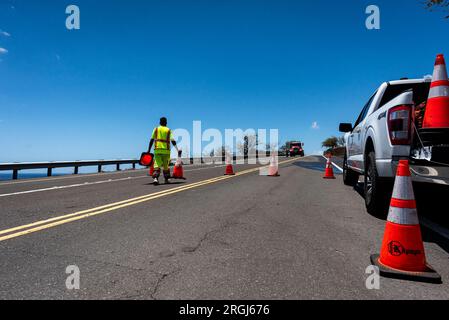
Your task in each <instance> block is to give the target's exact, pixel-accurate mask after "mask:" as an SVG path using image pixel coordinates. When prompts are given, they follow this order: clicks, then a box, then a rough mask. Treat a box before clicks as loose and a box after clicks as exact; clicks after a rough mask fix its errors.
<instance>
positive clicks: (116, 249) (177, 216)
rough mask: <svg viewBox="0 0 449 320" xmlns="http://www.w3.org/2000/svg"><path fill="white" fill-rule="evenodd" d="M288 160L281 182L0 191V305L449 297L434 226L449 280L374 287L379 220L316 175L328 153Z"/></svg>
mask: <svg viewBox="0 0 449 320" xmlns="http://www.w3.org/2000/svg"><path fill="white" fill-rule="evenodd" d="M280 161H285V159H280ZM288 161H289V162H287V163H284V164H282V165H281V166H280V174H281V176H280V177H266V176H260V175H259V174H258V171H257V166H255V165H238V166H235V170H236V171H237V172H238V174H237V175H236V176H232V177H224V176H223V173H224V167H223V166H217V167H216V166H206V165H202V166H192V167H185V170H186V177H187V178H188V180H187V181H179V182H177V183H176V184H172V185H168V186H165V185H161V186H159V187H154V186H152V185H151V184H150V183H151V179H150V178H149V177H146V173H145V172H144V171H127V172H120V173H113V174H100V175H90V176H78V177H58V178H50V179H40V180H34V181H17V182H5V183H1V184H0V208H1V212H0V214H1V219H0V298H1V299H10V298H11V299H420V298H422V299H449V285H448V283H449V264H448V262H449V260H448V258H449V253H448V252H449V245H448V240H447V239H446V238H444V237H443V236H441V235H440V234H438V233H437V232H435V231H433V230H431V229H429V228H427V227H423V234H424V239H425V249H426V254H427V259H428V261H429V263H430V264H431V265H432V266H433V267H434V268H435V269H436V270H437V271H438V272H439V273H440V274H441V276H442V277H443V284H441V285H434V284H423V283H415V282H407V281H402V280H392V279H384V278H382V279H381V282H380V290H368V289H367V288H366V286H365V280H366V278H367V276H368V275H367V274H366V273H365V270H366V268H367V267H368V266H369V264H370V260H369V257H370V255H371V254H372V253H378V252H379V248H380V244H381V240H382V235H383V229H384V225H385V221H384V220H382V219H379V218H377V217H373V216H371V215H369V214H368V213H366V210H365V207H364V202H363V198H362V197H361V196H360V195H359V193H357V192H356V189H353V188H350V187H346V186H343V183H342V181H341V175H337V179H336V180H324V179H322V175H323V169H324V159H323V158H320V157H306V158H303V159H293V160H292V159H289V160H288ZM335 171H336V172H338V170H335ZM69 265H76V266H77V267H78V268H79V270H80V279H81V287H80V289H79V290H68V289H67V288H66V278H67V277H68V275H67V274H66V272H65V271H66V267H67V266H69Z"/></svg>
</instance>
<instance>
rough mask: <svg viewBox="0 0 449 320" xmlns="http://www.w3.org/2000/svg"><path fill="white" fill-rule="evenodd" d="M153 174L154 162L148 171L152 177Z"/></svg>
mask: <svg viewBox="0 0 449 320" xmlns="http://www.w3.org/2000/svg"><path fill="white" fill-rule="evenodd" d="M153 174H154V163H152V164H151V166H150V171H149V172H148V175H149V176H150V177H152V176H153Z"/></svg>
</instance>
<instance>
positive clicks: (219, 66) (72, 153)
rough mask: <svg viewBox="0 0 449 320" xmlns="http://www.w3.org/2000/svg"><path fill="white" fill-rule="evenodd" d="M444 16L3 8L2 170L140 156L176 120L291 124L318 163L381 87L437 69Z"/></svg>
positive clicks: (127, 5) (216, 1)
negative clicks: (70, 13)
mask: <svg viewBox="0 0 449 320" xmlns="http://www.w3.org/2000/svg"><path fill="white" fill-rule="evenodd" d="M69 4H76V5H78V6H79V8H80V10H81V29H80V30H76V31H69V30H67V29H66V28H65V19H66V17H67V15H66V14H65V8H66V7H67V6H68V5H69ZM370 4H376V5H378V6H379V7H380V9H381V30H376V31H369V30H367V29H366V28H365V19H366V17H367V15H366V14H365V8H366V7H367V6H368V5H370ZM443 16H444V15H443V14H442V13H438V12H428V11H426V10H425V9H424V7H423V4H422V1H420V0H416V1H414V0H396V1H375V2H369V1H360V0H359V1H338V2H337V1H329V0H316V1H299V0H297V1H261V0H258V1H249V0H238V1H237V0H226V1H224V0H213V1H211V0H207V1H206V0H204V1H199V0H198V1H193V0H192V1H168V0H161V1H152V0H151V1H150V0H149V1H143V0H140V1H139V0H133V1H124V0H120V1H119V0H115V1H114V0H109V1H106V0H105V1H87V0H72V1H61V0H59V1H54V0H51V1H50V0H47V1H31V0H28V1H21V0H15V1H13V0H1V1H0V30H1V31H0V32H1V33H0V48H3V49H5V50H1V49H0V60H1V61H0V162H10V161H38V160H39V161H44V160H76V159H105V158H128V157H131V158H134V157H137V156H138V155H139V154H140V152H141V151H143V150H144V149H146V147H147V144H148V138H149V135H150V132H151V130H152V128H153V127H154V126H155V125H157V123H158V119H159V117H160V116H163V115H165V116H167V117H168V118H169V126H170V127H172V128H173V129H174V128H186V129H189V130H192V129H191V128H192V121H194V120H201V121H202V126H203V129H206V128H218V129H220V130H224V129H225V128H242V129H246V128H255V129H257V128H267V129H269V128H278V129H279V130H280V140H281V142H283V141H285V140H287V139H301V140H302V141H304V142H305V144H306V152H308V153H311V152H314V151H317V150H320V149H321V141H323V140H324V139H325V138H326V137H328V136H330V135H339V133H338V130H337V128H338V123H339V122H348V121H354V120H355V118H356V117H357V115H358V113H359V112H360V110H361V108H362V106H363V105H364V103H365V102H366V101H367V99H368V98H369V96H370V95H371V94H372V92H373V91H374V90H375V89H376V88H377V87H378V85H379V84H380V83H381V82H383V81H386V80H394V79H398V78H401V77H405V76H407V77H422V76H423V75H426V74H431V73H432V69H433V62H434V58H435V55H436V54H437V53H440V52H442V53H446V54H449V43H448V42H447V32H448V27H449V20H447V19H444V18H443ZM6 50H7V51H6ZM314 122H317V125H318V128H312V123H314Z"/></svg>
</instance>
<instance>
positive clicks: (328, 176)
mask: <svg viewBox="0 0 449 320" xmlns="http://www.w3.org/2000/svg"><path fill="white" fill-rule="evenodd" d="M331 157H332V156H331V155H329V157H328V158H327V163H326V171H325V173H324V177H323V179H335V175H334V169H333V167H332V161H331Z"/></svg>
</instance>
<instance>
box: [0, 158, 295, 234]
mask: <svg viewBox="0 0 449 320" xmlns="http://www.w3.org/2000/svg"><path fill="white" fill-rule="evenodd" d="M292 161H294V159H293V160H287V161H283V162H280V163H279V164H284V163H288V162H292ZM260 168H261V167H258V168H254V169H249V170H245V171H241V172H238V173H236V175H235V176H220V177H216V178H211V179H207V180H202V181H199V182H195V183H191V184H188V185H185V186H180V187H176V188H172V189H168V190H163V191H159V192H155V193H151V194H147V195H144V196H140V197H136V198H131V199H127V200H123V201H119V202H114V203H110V204H106V205H103V206H100V207H96V208H92V209H87V210H83V211H78V212H75V213H71V214H66V215H62V216H58V217H54V218H50V219H46V220H41V221H37V222H33V223H30V224H26V225H22V226H18V227H14V228H10V229H6V230H2V231H0V242H1V241H5V240H9V239H13V238H17V237H20V236H24V235H28V234H31V233H34V232H38V231H41V230H45V229H49V228H53V227H56V226H60V225H62V224H66V223H69V222H73V221H77V220H81V219H85V218H89V217H93V216H96V215H99V214H103V213H108V212H112V211H115V210H118V209H121V208H126V207H129V206H133V205H136V204H139V203H142V202H147V201H150V200H154V199H158V198H161V197H166V196H169V195H172V194H176V193H179V192H182V191H186V190H190V189H193V188H198V187H201V186H204V185H208V184H212V183H217V182H219V181H223V180H227V179H231V178H234V177H238V176H241V175H245V174H249V173H252V172H256V171H258V170H259V169H260Z"/></svg>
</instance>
